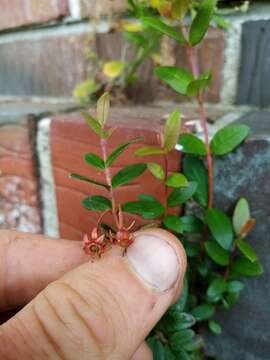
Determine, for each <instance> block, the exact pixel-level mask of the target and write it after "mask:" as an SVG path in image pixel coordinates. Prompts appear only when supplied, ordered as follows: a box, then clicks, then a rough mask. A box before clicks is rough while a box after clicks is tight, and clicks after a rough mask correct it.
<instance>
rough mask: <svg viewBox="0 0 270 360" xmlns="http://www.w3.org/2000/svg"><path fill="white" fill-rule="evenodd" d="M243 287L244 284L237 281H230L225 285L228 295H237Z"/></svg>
mask: <svg viewBox="0 0 270 360" xmlns="http://www.w3.org/2000/svg"><path fill="white" fill-rule="evenodd" d="M244 287H245V284H244V283H242V282H241V281H238V280H232V281H230V282H229V283H228V284H227V289H226V291H228V292H229V293H239V292H240V291H242V290H243V289H244Z"/></svg>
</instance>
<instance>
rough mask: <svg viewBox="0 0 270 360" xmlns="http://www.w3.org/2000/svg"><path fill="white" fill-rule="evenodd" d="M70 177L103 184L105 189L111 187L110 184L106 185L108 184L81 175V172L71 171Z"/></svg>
mask: <svg viewBox="0 0 270 360" xmlns="http://www.w3.org/2000/svg"><path fill="white" fill-rule="evenodd" d="M70 177H71V178H72V179H77V180H82V181H86V182H89V183H91V184H94V185H98V186H102V187H104V188H105V189H109V186H108V185H106V184H104V183H101V182H99V181H96V180H93V179H90V178H88V177H87V176H84V175H80V174H76V173H71V174H70Z"/></svg>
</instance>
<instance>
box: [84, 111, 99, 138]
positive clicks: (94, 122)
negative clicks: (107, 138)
mask: <svg viewBox="0 0 270 360" xmlns="http://www.w3.org/2000/svg"><path fill="white" fill-rule="evenodd" d="M81 115H82V117H83V118H84V120H85V121H86V123H87V124H88V125H89V126H90V128H91V129H92V130H93V131H94V132H95V133H96V134H97V135H98V136H100V137H101V138H103V137H104V133H103V130H102V128H101V125H100V123H99V122H98V121H97V120H96V119H95V118H94V117H93V116H92V115H90V114H88V113H86V112H82V113H81Z"/></svg>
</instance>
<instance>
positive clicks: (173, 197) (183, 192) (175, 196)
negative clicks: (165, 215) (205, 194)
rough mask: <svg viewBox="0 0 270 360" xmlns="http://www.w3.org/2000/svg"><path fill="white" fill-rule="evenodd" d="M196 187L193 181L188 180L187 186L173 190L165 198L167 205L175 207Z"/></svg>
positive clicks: (191, 193) (189, 195)
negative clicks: (166, 198)
mask: <svg viewBox="0 0 270 360" xmlns="http://www.w3.org/2000/svg"><path fill="white" fill-rule="evenodd" d="M196 189H197V184H196V183H195V182H190V183H189V185H188V186H187V187H184V188H178V189H175V190H173V191H172V192H171V193H170V195H169V197H168V200H167V203H168V206H169V207H176V206H179V205H181V204H184V203H185V202H186V201H187V200H189V199H190V198H191V197H192V196H193V194H194V193H195V191H196Z"/></svg>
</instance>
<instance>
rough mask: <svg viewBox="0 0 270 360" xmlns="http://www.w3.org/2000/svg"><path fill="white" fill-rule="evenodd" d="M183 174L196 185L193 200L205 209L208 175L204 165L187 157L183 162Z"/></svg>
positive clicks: (196, 159)
mask: <svg viewBox="0 0 270 360" xmlns="http://www.w3.org/2000/svg"><path fill="white" fill-rule="evenodd" d="M183 170H184V174H185V176H186V177H187V179H188V180H189V181H195V182H196V183H197V185H198V186H197V190H196V193H195V195H194V200H195V201H197V202H198V203H199V204H200V205H201V206H204V207H206V206H207V202H208V175H207V170H206V168H205V166H204V163H203V161H202V160H201V159H198V158H197V157H195V156H192V155H187V156H185V157H184V160H183Z"/></svg>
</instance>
